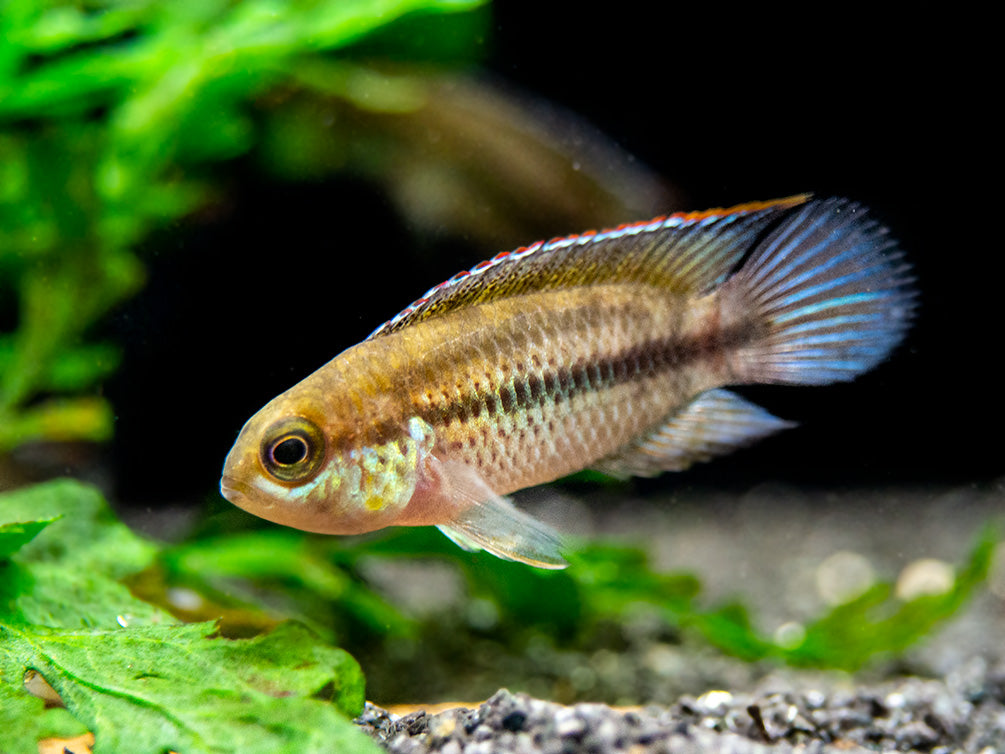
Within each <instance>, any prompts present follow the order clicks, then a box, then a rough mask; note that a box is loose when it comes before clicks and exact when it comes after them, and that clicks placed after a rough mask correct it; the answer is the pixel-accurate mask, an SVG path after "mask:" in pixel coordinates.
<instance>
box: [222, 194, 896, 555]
mask: <svg viewBox="0 0 1005 754" xmlns="http://www.w3.org/2000/svg"><path fill="white" fill-rule="evenodd" d="M912 306H913V291H912V288H911V284H910V275H909V271H908V268H907V266H906V264H905V263H904V262H903V260H902V257H901V254H900V252H899V250H897V249H896V246H895V244H894V243H893V241H892V240H890V238H889V237H888V235H887V234H886V231H885V229H883V228H882V227H880V226H879V225H878V224H877V223H876V222H875V221H874V220H872V219H871V218H869V216H868V215H867V213H866V212H865V211H864V210H863V209H862V208H861V207H859V206H857V205H855V204H853V203H851V202H848V201H845V200H823V201H812V200H809V198H808V197H805V196H797V197H791V198H789V199H783V200H778V201H774V202H761V203H752V204H747V205H741V206H739V207H735V208H732V209H728V210H710V211H707V212H700V213H690V214H679V215H672V216H670V217H667V218H659V219H657V220H653V221H651V222H649V223H642V224H636V225H628V226H623V227H621V228H617V229H614V230H611V231H605V232H602V233H587V234H582V235H579V236H573V237H569V238H563V239H555V240H553V241H549V242H547V243H538V244H534V245H532V246H529V247H525V248H522V249H518V250H516V251H515V252H510V253H507V254H500V255H498V256H497V257H495V258H493V259H492V260H488V261H486V262H483V263H482V264H480V265H478V266H476V267H475V268H473V269H472V270H471V271H469V272H466V273H461V274H460V275H458V276H455V277H454V278H451V280H449V281H447V282H446V283H443V284H441V285H440V286H437V287H436V288H434V289H432V290H431V291H429V292H428V293H427V294H426V295H425V296H424V297H423V298H421V299H419V300H418V301H417V302H415V303H414V304H412V305H411V306H410V307H408V308H407V309H405V310H404V311H403V312H402V313H401V314H399V315H398V316H397V317H395V318H394V319H392V320H390V321H389V322H387V323H385V324H384V325H382V326H381V327H380V328H378V329H377V330H376V331H375V332H374V333H373V334H372V335H371V336H370V337H369V338H367V339H366V340H365V341H363V342H362V343H360V344H358V345H356V346H353V347H352V348H349V349H348V350H346V351H344V352H343V353H342V354H340V355H339V356H337V357H335V359H333V360H332V361H331V362H329V363H328V364H326V365H325V366H323V367H322V368H321V369H319V370H318V371H317V372H315V373H314V374H312V375H310V376H309V377H307V378H306V379H305V380H303V381H302V382H300V383H299V384H298V385H295V386H294V387H292V388H291V389H290V390H288V391H287V392H285V393H283V394H282V395H280V396H278V397H277V398H275V399H274V400H273V401H271V402H270V403H269V404H267V405H266V406H265V407H264V408H263V409H262V410H261V411H259V412H258V413H257V414H256V415H255V416H254V417H252V418H251V419H250V420H249V421H248V423H247V424H246V425H245V427H244V428H243V429H242V431H241V434H240V436H239V437H238V440H237V442H236V443H235V446H234V448H233V449H232V450H231V452H230V455H229V456H228V458H227V461H226V463H225V467H224V474H223V479H222V481H221V490H222V492H223V494H224V496H225V497H227V498H228V499H229V500H231V502H233V503H235V504H237V505H239V506H241V507H243V508H245V509H247V510H249V511H250V512H253V513H255V514H257V515H259V516H262V517H264V518H267V519H269V520H271V521H275V522H277V523H281V524H286V525H289V526H293V527H297V528H301V529H306V530H309V531H317V532H325V533H332V534H355V533H360V532H365V531H372V530H375V529H380V528H383V527H386V526H391V525H405V526H419V525H435V526H438V527H440V529H441V530H442V531H444V533H446V534H447V535H448V536H450V537H451V538H452V539H454V541H456V542H457V543H458V544H460V545H461V546H463V547H465V548H468V549H485V550H488V551H490V552H493V553H494V554H496V555H499V556H500V557H504V558H508V559H513V560H520V561H523V562H527V563H530V564H532V565H537V566H541V567H562V566H563V565H564V561H563V560H562V558H561V555H560V553H559V541H558V538H557V536H556V535H555V534H554V533H553V532H552V531H551V530H550V529H548V528H547V527H546V526H544V525H543V524H541V523H540V522H537V521H535V520H534V519H532V518H530V517H529V516H527V515H526V514H523V513H521V512H520V511H519V510H518V509H516V508H515V507H514V506H512V504H510V503H509V501H508V500H507V499H506V498H505V497H503V496H504V495H506V494H508V493H510V492H513V491H515V490H518V489H521V488H523V487H528V486H531V485H536V484H541V483H545V482H549V481H551V480H554V479H556V478H558V477H561V476H564V475H566V474H569V473H572V472H574V471H578V470H580V469H583V468H597V469H601V470H603V471H606V472H608V473H613V474H619V475H629V474H634V475H652V474H656V473H660V472H661V471H666V470H678V469H683V468H686V467H687V466H688V465H690V464H691V463H693V462H695V461H698V460H705V459H708V458H711V457H712V456H714V455H717V454H720V453H724V452H728V451H729V450H731V449H733V448H736V447H739V446H741V445H745V444H748V443H750V442H752V441H753V440H755V439H757V438H759V437H762V436H765V435H767V434H770V433H772V432H775V431H777V430H779V429H782V428H784V427H786V426H790V425H789V424H788V423H787V422H784V421H783V420H780V419H777V418H775V417H773V416H771V415H770V414H768V413H767V412H765V411H764V410H762V409H760V408H758V407H757V406H754V405H753V404H750V403H748V402H746V401H745V400H743V399H742V398H740V397H739V396H737V395H735V394H733V393H731V392H729V391H726V390H723V389H722V386H725V385H730V384H743V383H789V384H823V383H827V382H834V381H839V380H847V379H851V378H853V377H854V376H855V375H856V374H858V373H860V372H862V371H865V370H866V369H868V368H870V367H871V366H873V365H874V364H876V363H877V362H879V361H881V360H882V359H883V358H885V357H886V355H887V354H888V353H889V351H890V350H891V349H892V348H893V347H894V346H895V345H896V344H897V342H899V340H900V339H901V338H902V335H903V333H904V331H905V330H906V328H907V326H908V323H909V321H910V315H911V310H912Z"/></svg>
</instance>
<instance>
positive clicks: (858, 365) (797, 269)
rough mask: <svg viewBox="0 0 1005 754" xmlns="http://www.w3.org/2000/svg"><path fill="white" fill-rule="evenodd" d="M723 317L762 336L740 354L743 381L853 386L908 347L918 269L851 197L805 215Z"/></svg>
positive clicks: (775, 234) (763, 247)
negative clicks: (903, 344)
mask: <svg viewBox="0 0 1005 754" xmlns="http://www.w3.org/2000/svg"><path fill="white" fill-rule="evenodd" d="M721 296H722V299H721V301H722V312H723V317H724V319H733V318H735V319H746V320H748V321H749V317H750V316H751V313H753V317H754V323H755V324H754V327H755V332H758V333H759V335H758V336H757V337H756V338H754V339H753V340H752V341H751V342H750V343H749V344H748V345H745V346H743V347H741V348H739V349H738V350H737V351H736V353H735V354H734V355H733V368H734V370H735V373H736V374H737V376H738V377H739V378H740V379H741V380H742V381H744V382H773V383H788V384H824V383H828V382H839V381H844V380H850V379H853V378H854V377H855V376H856V375H858V374H860V373H862V372H865V371H866V370H868V369H870V368H872V367H873V366H875V365H876V364H878V363H879V362H880V361H882V360H883V359H885V358H886V357H887V355H888V354H889V353H890V351H892V350H893V349H894V347H896V345H897V344H898V343H899V342H900V341H901V339H902V338H903V336H904V333H905V332H906V330H907V328H908V326H909V324H910V320H911V315H912V312H913V309H914V299H915V291H914V288H913V286H912V277H911V273H910V268H909V266H908V265H907V263H906V262H905V261H904V260H903V255H902V253H901V252H900V250H899V249H898V248H897V246H896V243H895V242H894V241H893V240H892V239H891V238H890V237H889V236H888V235H887V231H886V228H884V227H882V226H880V225H879V224H878V223H877V222H876V221H875V220H873V219H872V218H870V217H869V216H868V214H867V212H866V210H865V209H864V208H863V207H861V206H860V205H857V204H855V203H853V202H850V201H848V200H846V199H826V200H820V201H813V202H810V203H808V204H805V205H803V206H802V207H798V208H796V209H795V210H793V211H792V213H791V214H790V215H789V216H788V217H787V218H786V219H785V220H784V221H783V222H782V223H781V225H779V226H778V227H777V228H776V229H775V230H774V231H772V232H771V233H770V234H769V235H768V236H767V237H766V238H765V239H764V240H763V241H762V242H761V243H760V244H759V245H758V246H757V248H755V249H754V251H753V252H752V253H751V255H750V257H749V259H748V260H747V261H746V263H745V264H744V265H743V266H742V267H741V268H740V269H739V270H738V271H737V272H736V273H735V274H734V275H733V276H732V277H730V278H729V280H728V281H726V283H724V284H723V286H722V289H721Z"/></svg>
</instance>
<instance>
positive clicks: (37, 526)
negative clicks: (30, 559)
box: [0, 516, 57, 560]
mask: <svg viewBox="0 0 1005 754" xmlns="http://www.w3.org/2000/svg"><path fill="white" fill-rule="evenodd" d="M56 518H57V517H55V516H54V517H53V518H46V519H42V520H41V521H25V522H23V523H7V524H0V560H6V559H7V558H9V557H10V556H11V555H13V554H14V553H15V552H17V551H18V550H20V549H21V547H23V546H24V545H26V544H28V543H29V542H31V540H33V539H34V538H35V535H36V534H38V533H39V532H40V531H42V529H44V528H45V527H47V526H48V525H49V524H51V523H52V522H53V521H55V520H56Z"/></svg>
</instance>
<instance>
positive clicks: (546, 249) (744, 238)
mask: <svg viewBox="0 0 1005 754" xmlns="http://www.w3.org/2000/svg"><path fill="white" fill-rule="evenodd" d="M808 199H809V195H808V194H801V195H797V196H791V197H787V198H785V199H777V200H774V201H767V202H750V203H747V204H741V205H738V206H735V207H730V208H728V209H710V210H705V211H703V212H686V213H676V214H673V215H668V216H666V217H658V218H655V219H653V220H647V221H645V222H640V223H630V224H626V225H622V226H619V227H617V228H613V229H610V230H605V231H602V232H600V233H597V232H595V231H588V232H586V233H581V234H579V235H574V236H568V237H565V238H556V239H552V240H551V241H546V242H545V241H538V242H537V243H534V244H531V245H530V246H524V247H521V248H519V249H516V250H514V251H505V252H502V253H499V254H496V255H495V256H494V257H492V258H491V259H487V260H485V261H483V262H479V263H478V264H476V265H475V266H474V267H472V268H471V269H470V270H463V271H461V272H459V273H457V274H456V275H454V276H453V277H452V278H450V279H449V280H446V281H444V282H442V283H440V284H439V285H437V286H434V287H433V288H430V289H429V290H428V291H426V293H425V294H424V295H423V296H422V297H421V298H419V299H417V300H416V301H414V302H413V303H412V304H410V305H409V306H407V307H406V308H405V309H403V310H402V311H401V312H399V313H398V314H397V315H395V316H394V317H392V318H391V319H389V320H388V321H387V322H385V323H384V324H382V325H381V326H380V327H378V328H377V329H376V330H374V331H373V332H372V333H370V335H369V336H367V340H369V339H371V338H376V337H379V336H381V335H386V334H388V333H391V332H394V331H396V330H398V329H400V328H402V327H405V326H407V325H409V324H411V323H412V322H415V321H419V320H422V319H425V318H426V317H429V316H437V313H439V312H444V313H445V312H449V311H453V310H455V309H457V308H460V307H462V306H465V305H468V304H470V303H472V302H473V301H474V300H477V301H478V302H482V303H483V302H485V301H486V300H491V295H492V294H486V291H487V290H488V289H489V288H490V287H491V285H490V284H495V283H500V282H501V283H503V285H500V286H499V289H500V290H503V289H506V290H512V286H513V283H514V281H515V280H519V281H520V282H521V283H522V282H526V281H527V280H530V279H533V281H536V282H533V284H531V285H530V287H528V288H526V289H524V288H520V287H519V285H518V286H517V287H518V288H519V292H520V293H528V292H530V291H532V290H551V289H554V288H561V287H565V286H568V285H580V284H591V283H603V282H617V281H621V280H622V277H624V276H626V275H627V278H626V279H627V280H634V281H636V282H640V281H643V280H644V279H645V278H646V276H647V275H652V276H653V279H652V280H651V281H650V282H652V283H653V284H656V285H672V286H674V287H677V288H680V289H687V290H690V291H692V292H694V293H706V292H708V291H709V290H712V289H713V288H715V287H716V286H717V285H719V284H721V283H722V281H723V280H724V279H725V277H726V275H727V274H728V273H729V272H730V271H731V270H732V269H733V267H734V266H735V264H736V263H737V262H738V261H739V260H740V259H741V258H742V256H743V255H744V254H745V253H746V252H747V251H748V250H749V249H750V247H751V246H752V245H753V244H754V242H755V241H756V240H757V238H758V237H759V236H760V235H761V233H762V232H763V231H764V230H765V228H766V227H768V224H769V223H771V222H772V221H774V219H775V218H777V217H778V216H779V213H781V212H784V211H787V210H788V209H790V208H792V207H794V206H797V205H799V204H802V203H804V202H806V201H808ZM629 256H634V259H633V260H631V261H630V262H629V263H628V264H623V262H624V261H625V260H626V258H627V257H629ZM514 265H532V266H537V265H543V266H546V267H547V268H548V274H545V275H533V276H527V277H526V278H523V279H521V276H522V274H523V273H524V272H526V270H520V271H515V270H514ZM534 286H541V287H537V288H535V287H534ZM499 295H509V294H508V293H505V292H504V293H501V294H499Z"/></svg>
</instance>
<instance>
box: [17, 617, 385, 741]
mask: <svg viewBox="0 0 1005 754" xmlns="http://www.w3.org/2000/svg"><path fill="white" fill-rule="evenodd" d="M214 631H215V626H214V625H213V624H211V623H201V624H191V625H182V626H141V627H136V628H128V629H123V628H120V629H112V630H90V631H68V630H65V629H46V628H40V627H11V626H2V625H0V677H3V678H20V677H22V676H23V674H24V672H25V671H26V670H28V669H34V670H35V671H37V672H38V673H40V674H41V675H42V676H43V677H44V678H45V679H46V681H48V682H49V684H50V685H51V686H52V687H53V689H55V691H56V692H57V693H58V694H59V695H60V697H61V698H62V700H63V702H64V704H65V705H66V708H67V710H69V712H70V713H72V714H73V716H74V717H75V718H77V719H78V720H80V721H81V722H83V723H84V724H85V725H86V726H87V727H88V729H89V730H91V731H92V732H93V733H94V735H95V751H96V752H101V751H110V752H118V751H129V752H136V753H137V754H142V753H143V752H151V753H152V754H153V753H157V754H159V753H160V752H163V751H166V750H168V749H172V750H174V751H240V752H243V753H245V754H252V753H254V752H273V751H292V750H294V747H295V750H296V751H308V752H310V751H340V752H364V753H366V752H378V751H379V749H378V748H377V747H376V745H375V744H374V743H372V742H371V741H370V740H369V739H368V738H367V737H366V735H365V734H363V733H362V732H361V731H360V730H359V729H357V728H356V727H355V726H354V725H353V724H352V723H351V722H350V721H349V720H348V719H346V717H345V715H355V714H358V712H359V710H360V709H361V707H362V702H363V679H362V675H361V673H360V671H359V668H358V666H357V665H356V663H355V661H354V660H352V658H350V657H349V656H348V655H347V654H346V653H345V652H343V651H342V650H339V649H335V648H333V647H329V646H326V645H325V644H323V643H322V642H320V641H319V640H318V638H317V637H316V636H315V635H314V634H312V633H311V632H310V631H308V630H307V629H305V628H304V627H302V626H300V625H297V624H284V625H283V626H280V627H279V628H278V629H277V630H275V631H274V632H272V633H271V634H269V635H267V636H262V637H258V638H255V639H250V640H243V641H232V640H227V639H219V638H217V639H214V638H211V635H212V634H213V632H214ZM332 689H334V691H332ZM317 696H324V697H325V699H322V698H316V697H317ZM329 700H330V701H329Z"/></svg>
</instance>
